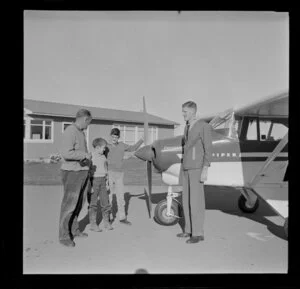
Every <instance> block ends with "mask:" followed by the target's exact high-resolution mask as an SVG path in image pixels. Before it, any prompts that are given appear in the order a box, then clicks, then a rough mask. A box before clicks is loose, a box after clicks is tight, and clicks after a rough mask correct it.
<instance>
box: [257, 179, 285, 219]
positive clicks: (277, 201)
mask: <svg viewBox="0 0 300 289" xmlns="http://www.w3.org/2000/svg"><path fill="white" fill-rule="evenodd" d="M253 189H254V191H255V192H256V193H257V194H258V195H259V196H260V197H261V198H263V199H264V200H265V201H266V202H267V203H268V204H269V205H270V206H271V207H272V208H273V210H275V211H276V212H277V213H278V214H279V215H281V216H282V217H284V218H287V217H288V216H289V204H288V183H287V182H286V183H281V184H279V183H276V184H274V183H273V184H262V183H260V184H257V185H256V186H254V187H253Z"/></svg>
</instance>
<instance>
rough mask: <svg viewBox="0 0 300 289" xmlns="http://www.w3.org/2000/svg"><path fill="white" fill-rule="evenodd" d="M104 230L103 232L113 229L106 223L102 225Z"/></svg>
mask: <svg viewBox="0 0 300 289" xmlns="http://www.w3.org/2000/svg"><path fill="white" fill-rule="evenodd" d="M104 229H105V230H113V229H114V228H113V227H112V225H111V224H110V223H107V224H105V225H104Z"/></svg>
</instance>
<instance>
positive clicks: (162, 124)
mask: <svg viewBox="0 0 300 289" xmlns="http://www.w3.org/2000/svg"><path fill="white" fill-rule="evenodd" d="M28 115H40V116H41V115H49V116H53V117H68V118H73V119H74V118H75V116H70V115H65V114H52V113H39V112H31V113H28ZM93 119H95V120H108V121H112V122H113V121H116V122H129V123H141V124H143V123H144V122H143V121H134V120H126V119H108V118H101V117H93ZM149 124H156V125H161V126H176V125H178V124H177V123H173V124H172V123H171V124H167V123H161V122H151V121H150V122H149Z"/></svg>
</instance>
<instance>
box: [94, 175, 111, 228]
mask: <svg viewBox="0 0 300 289" xmlns="http://www.w3.org/2000/svg"><path fill="white" fill-rule="evenodd" d="M91 181H92V186H93V191H94V192H93V193H92V194H91V202H90V205H89V215H90V222H93V223H96V216H97V209H98V205H97V203H98V198H99V201H100V206H101V212H102V216H104V215H108V213H109V212H110V210H111V205H110V203H109V197H108V193H107V189H106V178H105V177H95V178H93V179H92V180H91Z"/></svg>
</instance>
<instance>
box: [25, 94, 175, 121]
mask: <svg viewBox="0 0 300 289" xmlns="http://www.w3.org/2000/svg"><path fill="white" fill-rule="evenodd" d="M25 100H29V101H35V102H44V103H51V104H58V105H69V106H77V107H84V108H86V109H104V110H113V111H117V112H118V111H120V112H121V111H122V112H128V113H131V112H133V113H139V114H141V113H143V112H140V111H132V110H121V109H113V108H104V107H97V106H85V105H78V104H69V103H63V102H51V101H45V100H36V99H30V98H24V101H25ZM24 109H27V108H26V107H25V103H24ZM27 110H29V109H27ZM29 111H31V110H29ZM30 114H36V115H49V116H57V117H72V118H75V116H70V115H65V114H62V115H59V114H51V113H39V112H34V111H31V113H30ZM147 115H148V116H152V117H158V118H160V117H159V116H155V115H152V114H149V113H147ZM93 119H97V120H112V121H120V122H130V123H144V122H143V121H131V120H124V119H115V118H113V119H109V118H101V117H93ZM166 121H168V122H170V123H163V122H151V121H150V122H149V123H151V124H158V125H166V126H176V125H179V123H177V122H174V121H171V120H166Z"/></svg>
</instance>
